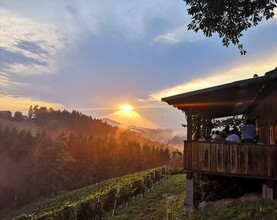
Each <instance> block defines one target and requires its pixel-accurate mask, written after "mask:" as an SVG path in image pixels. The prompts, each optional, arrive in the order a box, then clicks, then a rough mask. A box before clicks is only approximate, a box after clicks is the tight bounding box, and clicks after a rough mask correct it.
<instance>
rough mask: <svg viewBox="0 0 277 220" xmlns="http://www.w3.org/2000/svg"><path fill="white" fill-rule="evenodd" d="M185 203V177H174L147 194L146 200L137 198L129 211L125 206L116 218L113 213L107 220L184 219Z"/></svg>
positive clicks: (107, 216)
mask: <svg viewBox="0 0 277 220" xmlns="http://www.w3.org/2000/svg"><path fill="white" fill-rule="evenodd" d="M184 201H185V175H184V174H179V175H173V176H169V177H167V178H166V179H165V180H164V181H162V182H160V184H159V185H158V186H157V185H156V186H155V189H153V190H152V191H151V192H150V193H145V196H144V199H141V197H140V196H139V197H138V196H137V198H136V199H133V200H132V201H131V202H130V204H129V207H128V209H126V208H125V205H123V206H122V207H120V208H118V209H117V210H116V215H115V217H114V218H112V217H111V216H112V212H108V213H107V214H106V216H105V219H116V220H119V219H120V220H124V219H132V220H149V219H153V220H162V219H183V218H182V217H181V216H182V214H183V213H184ZM171 217H172V218H171Z"/></svg>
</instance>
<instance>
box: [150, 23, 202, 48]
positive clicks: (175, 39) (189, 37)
mask: <svg viewBox="0 0 277 220" xmlns="http://www.w3.org/2000/svg"><path fill="white" fill-rule="evenodd" d="M201 39H204V37H203V36H201V35H200V34H197V33H195V32H193V31H188V30H187V28H186V27H185V26H184V27H180V28H177V29H175V30H173V31H171V32H166V33H163V34H161V35H159V36H157V37H155V39H154V40H153V42H154V43H167V44H177V43H180V42H195V41H199V40H201Z"/></svg>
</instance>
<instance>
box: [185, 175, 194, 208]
mask: <svg viewBox="0 0 277 220" xmlns="http://www.w3.org/2000/svg"><path fill="white" fill-rule="evenodd" d="M193 204H194V179H193V173H186V207H187V208H193Z"/></svg>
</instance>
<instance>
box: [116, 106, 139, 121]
mask: <svg viewBox="0 0 277 220" xmlns="http://www.w3.org/2000/svg"><path fill="white" fill-rule="evenodd" d="M114 114H115V115H119V116H121V117H127V118H138V117H139V116H140V115H139V114H138V113H137V112H136V111H134V108H133V107H132V106H131V105H129V104H124V105H120V106H119V110H118V111H116V112H115V113H114Z"/></svg>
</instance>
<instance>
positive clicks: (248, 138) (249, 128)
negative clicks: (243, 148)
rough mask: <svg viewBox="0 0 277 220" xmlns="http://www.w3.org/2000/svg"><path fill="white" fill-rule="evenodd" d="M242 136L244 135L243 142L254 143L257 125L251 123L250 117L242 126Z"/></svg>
mask: <svg viewBox="0 0 277 220" xmlns="http://www.w3.org/2000/svg"><path fill="white" fill-rule="evenodd" d="M241 132H242V137H243V143H254V139H255V134H256V131H255V127H254V125H253V124H252V123H251V120H250V119H249V118H248V119H247V120H246V123H245V124H244V125H243V127H242V128H241Z"/></svg>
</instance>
